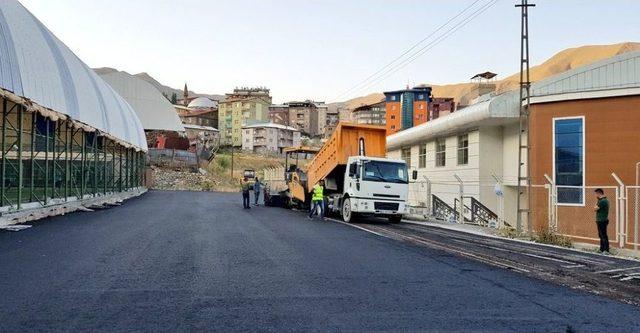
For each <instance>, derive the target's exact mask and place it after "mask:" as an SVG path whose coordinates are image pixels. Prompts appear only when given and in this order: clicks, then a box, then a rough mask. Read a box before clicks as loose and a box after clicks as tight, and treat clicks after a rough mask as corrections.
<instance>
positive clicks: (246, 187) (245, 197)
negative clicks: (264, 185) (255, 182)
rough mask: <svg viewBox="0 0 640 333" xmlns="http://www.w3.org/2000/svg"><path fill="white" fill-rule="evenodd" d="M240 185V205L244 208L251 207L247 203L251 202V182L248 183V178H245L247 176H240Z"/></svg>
mask: <svg viewBox="0 0 640 333" xmlns="http://www.w3.org/2000/svg"><path fill="white" fill-rule="evenodd" d="M240 187H241V189H242V205H243V206H244V209H251V206H250V205H249V204H250V202H251V200H250V199H249V191H250V190H251V184H249V179H247V177H244V178H242V182H241V183H240Z"/></svg>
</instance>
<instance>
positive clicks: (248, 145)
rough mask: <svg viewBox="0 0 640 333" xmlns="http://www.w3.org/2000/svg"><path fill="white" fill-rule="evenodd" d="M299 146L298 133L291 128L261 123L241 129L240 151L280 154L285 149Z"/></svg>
mask: <svg viewBox="0 0 640 333" xmlns="http://www.w3.org/2000/svg"><path fill="white" fill-rule="evenodd" d="M299 145H300V131H299V130H298V129H296V128H294V127H291V126H285V125H281V124H274V123H262V124H254V125H248V126H244V127H243V128H242V150H248V151H252V152H255V153H278V154H281V153H282V151H283V149H284V148H286V147H295V146H299Z"/></svg>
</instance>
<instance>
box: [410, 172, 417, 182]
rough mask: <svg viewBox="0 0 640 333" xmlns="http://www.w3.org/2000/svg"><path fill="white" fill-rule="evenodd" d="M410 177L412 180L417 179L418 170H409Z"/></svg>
mask: <svg viewBox="0 0 640 333" xmlns="http://www.w3.org/2000/svg"><path fill="white" fill-rule="evenodd" d="M411 178H412V179H413V180H417V179H418V170H413V171H412V172H411Z"/></svg>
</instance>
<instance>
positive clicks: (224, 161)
mask: <svg viewBox="0 0 640 333" xmlns="http://www.w3.org/2000/svg"><path fill="white" fill-rule="evenodd" d="M216 163H217V164H218V166H219V167H220V168H221V169H223V170H224V169H228V168H229V166H231V161H230V160H229V157H227V156H218V157H217V158H216Z"/></svg>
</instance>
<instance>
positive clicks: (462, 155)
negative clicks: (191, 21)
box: [458, 134, 469, 165]
mask: <svg viewBox="0 0 640 333" xmlns="http://www.w3.org/2000/svg"><path fill="white" fill-rule="evenodd" d="M467 164H469V135H468V134H464V135H458V165H467Z"/></svg>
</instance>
